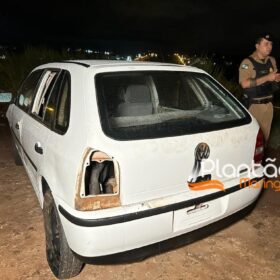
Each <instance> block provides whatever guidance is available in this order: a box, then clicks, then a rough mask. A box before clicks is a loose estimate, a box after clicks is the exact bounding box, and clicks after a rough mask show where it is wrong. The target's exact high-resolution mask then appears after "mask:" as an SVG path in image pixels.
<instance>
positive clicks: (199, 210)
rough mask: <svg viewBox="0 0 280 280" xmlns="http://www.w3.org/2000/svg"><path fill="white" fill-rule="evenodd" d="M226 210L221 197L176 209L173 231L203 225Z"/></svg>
mask: <svg viewBox="0 0 280 280" xmlns="http://www.w3.org/2000/svg"><path fill="white" fill-rule="evenodd" d="M224 210H225V207H224V203H223V202H222V199H221V198H220V199H215V200H212V201H209V202H205V203H201V204H197V205H193V206H190V207H187V208H184V209H180V210H177V211H174V218H173V232H177V231H181V230H186V229H192V228H194V227H196V226H197V225H200V224H201V225H202V226H203V223H207V222H209V221H211V220H214V219H215V218H217V217H219V216H221V215H222V214H223V213H224Z"/></svg>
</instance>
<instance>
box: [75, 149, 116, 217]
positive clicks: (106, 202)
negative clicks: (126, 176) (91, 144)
mask: <svg viewBox="0 0 280 280" xmlns="http://www.w3.org/2000/svg"><path fill="white" fill-rule="evenodd" d="M117 206H120V188H119V167H118V163H117V162H116V160H114V159H113V158H112V157H109V156H108V155H107V154H105V153H103V152H100V151H97V150H94V149H91V148H88V149H87V150H86V151H85V153H84V156H83V160H82V165H81V168H80V171H79V174H78V177H77V185H76V197H75V208H76V209H77V210H82V211H90V210H98V209H105V208H111V207H117Z"/></svg>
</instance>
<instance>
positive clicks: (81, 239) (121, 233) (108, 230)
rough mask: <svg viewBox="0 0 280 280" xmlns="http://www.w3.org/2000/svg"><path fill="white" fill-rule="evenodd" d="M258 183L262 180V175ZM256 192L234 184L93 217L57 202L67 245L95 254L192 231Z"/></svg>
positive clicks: (249, 199) (247, 200) (236, 208)
mask: <svg viewBox="0 0 280 280" xmlns="http://www.w3.org/2000/svg"><path fill="white" fill-rule="evenodd" d="M255 181H256V180H255ZM258 184H261V185H262V184H263V179H262V178H259V179H258ZM260 192H261V187H258V188H255V187H254V185H251V186H247V187H245V188H240V186H239V185H238V186H234V187H231V188H228V189H226V190H225V191H218V192H214V193H211V194H207V195H204V196H202V197H198V198H194V199H190V200H187V201H181V202H178V203H173V204H169V205H164V206H159V207H154V208H150V209H146V210H143V211H137V210H136V211H133V212H129V213H125V214H121V215H115V216H109V215H108V216H107V217H102V218H101V217H99V218H95V219H85V218H81V217H77V216H75V215H72V214H71V213H69V212H68V211H67V210H65V209H64V207H63V206H62V205H61V204H60V203H59V201H57V203H58V204H59V206H58V208H59V213H60V218H61V221H62V224H63V228H64V231H65V234H66V238H67V240H68V243H69V246H70V248H71V249H72V250H73V251H74V252H75V253H76V254H78V255H80V256H82V257H99V256H106V255H112V254H116V253H120V252H124V251H129V250H133V249H137V248H141V247H144V246H148V245H151V244H154V243H158V242H161V241H163V240H167V239H170V238H175V237H177V236H180V235H183V234H186V233H190V232H194V231H196V230H197V229H199V228H203V227H205V226H207V225H209V224H212V223H215V222H217V221H219V220H222V219H224V218H226V217H228V216H230V215H232V214H234V213H236V212H238V211H239V210H242V209H244V208H246V207H247V206H249V205H250V204H252V203H253V202H254V201H255V200H256V199H257V197H258V196H259V194H260ZM106 211H107V213H109V211H110V209H106ZM91 213H92V212H91Z"/></svg>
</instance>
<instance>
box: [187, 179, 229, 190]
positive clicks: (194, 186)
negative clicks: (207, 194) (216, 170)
mask: <svg viewBox="0 0 280 280" xmlns="http://www.w3.org/2000/svg"><path fill="white" fill-rule="evenodd" d="M188 186H189V188H190V189H191V190H192V191H202V190H209V189H218V190H221V191H224V190H225V187H224V184H223V183H222V182H221V181H219V180H209V181H204V182H198V183H188Z"/></svg>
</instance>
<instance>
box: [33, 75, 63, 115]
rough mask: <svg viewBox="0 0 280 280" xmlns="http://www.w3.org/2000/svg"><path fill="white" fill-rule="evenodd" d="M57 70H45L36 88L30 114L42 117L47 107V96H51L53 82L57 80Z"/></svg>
mask: <svg viewBox="0 0 280 280" xmlns="http://www.w3.org/2000/svg"><path fill="white" fill-rule="evenodd" d="M58 74H59V71H57V70H56V71H52V70H47V71H46V72H45V73H44V75H43V77H42V81H41V84H40V86H39V88H38V91H37V94H36V97H35V100H34V104H33V107H32V114H34V115H35V116H37V117H39V118H40V119H42V120H43V119H44V114H45V112H46V109H47V104H48V100H49V97H50V96H51V92H52V90H53V88H54V85H55V82H56V80H57V77H58Z"/></svg>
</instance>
